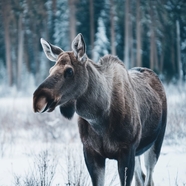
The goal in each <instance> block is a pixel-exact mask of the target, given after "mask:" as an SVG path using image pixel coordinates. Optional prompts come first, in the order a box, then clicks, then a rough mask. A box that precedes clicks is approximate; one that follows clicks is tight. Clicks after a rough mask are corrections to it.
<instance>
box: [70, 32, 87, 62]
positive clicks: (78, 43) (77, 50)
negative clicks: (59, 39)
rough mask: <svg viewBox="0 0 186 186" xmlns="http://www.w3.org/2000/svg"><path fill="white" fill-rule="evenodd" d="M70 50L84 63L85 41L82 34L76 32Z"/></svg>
mask: <svg viewBox="0 0 186 186" xmlns="http://www.w3.org/2000/svg"><path fill="white" fill-rule="evenodd" d="M72 50H73V52H74V54H75V56H76V57H77V58H78V61H80V62H82V63H84V62H85V61H86V60H87V55H86V48H85V41H84V39H83V35H82V34H78V35H77V36H76V37H75V39H74V40H73V41H72Z"/></svg>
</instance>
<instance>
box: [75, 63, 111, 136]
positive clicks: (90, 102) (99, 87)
mask: <svg viewBox="0 0 186 186" xmlns="http://www.w3.org/2000/svg"><path fill="white" fill-rule="evenodd" d="M86 70H87V71H88V75H89V83H88V87H87V89H86V91H85V92H84V94H83V95H81V96H80V97H79V98H78V99H77V102H76V112H77V114H78V115H79V116H80V117H82V118H83V119H85V120H86V121H88V122H89V123H90V125H91V126H92V127H93V128H94V129H95V130H96V131H97V132H101V131H100V130H103V128H104V127H103V125H104V123H105V121H106V118H107V117H106V116H107V115H108V111H109V107H110V100H111V98H110V97H111V96H110V94H111V90H110V89H109V86H108V82H107V79H106V78H105V76H104V75H103V73H102V72H101V70H100V69H99V67H98V66H97V65H96V64H94V63H93V62H91V61H88V62H87V64H86ZM102 132H103V131H102Z"/></svg>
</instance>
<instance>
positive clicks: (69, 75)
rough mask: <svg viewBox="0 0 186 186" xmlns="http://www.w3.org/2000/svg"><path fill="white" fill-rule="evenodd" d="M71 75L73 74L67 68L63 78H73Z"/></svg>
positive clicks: (70, 69)
mask: <svg viewBox="0 0 186 186" xmlns="http://www.w3.org/2000/svg"><path fill="white" fill-rule="evenodd" d="M73 74H74V72H73V70H72V68H67V69H66V70H65V73H64V77H65V78H70V77H72V76H73Z"/></svg>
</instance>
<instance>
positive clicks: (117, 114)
mask: <svg viewBox="0 0 186 186" xmlns="http://www.w3.org/2000/svg"><path fill="white" fill-rule="evenodd" d="M75 47H77V46H76V45H75ZM84 48H85V47H84ZM84 48H83V49H84ZM81 49H82V47H81ZM75 50H76V48H75ZM76 52H77V54H78V49H77V51H76ZM76 52H75V53H76ZM81 52H82V51H81ZM75 53H74V52H64V51H62V52H61V53H60V54H59V56H58V58H57V62H56V64H55V65H54V66H53V67H52V68H51V69H50V75H49V77H48V78H47V79H46V80H45V81H44V82H43V83H42V84H41V85H40V86H39V87H38V89H37V90H36V91H35V93H34V110H35V111H40V110H42V108H43V109H44V111H46V110H47V109H48V111H52V110H53V109H54V108H55V107H56V106H57V105H61V106H60V109H61V112H62V114H63V115H64V116H66V117H68V118H71V117H72V115H73V113H74V111H76V112H77V114H78V115H79V119H78V126H79V133H80V137H81V140H82V143H83V146H84V154H85V161H86V164H87V167H88V170H89V172H90V175H91V178H92V182H93V185H100V186H101V185H102V184H103V181H102V179H101V177H100V176H99V174H98V173H96V172H94V171H93V170H94V169H95V170H97V171H98V170H101V169H104V160H105V158H110V159H116V160H117V161H118V170H119V174H120V179H121V185H123V184H124V181H126V183H125V184H126V185H130V183H131V180H132V176H133V171H134V156H135V155H141V154H142V153H144V152H145V151H147V150H148V149H149V148H151V147H152V146H153V148H154V150H153V151H152V152H153V153H154V154H155V155H156V157H157V159H158V157H159V153H160V149H161V144H162V140H163V136H164V131H165V125H166V110H167V103H166V96H165V92H164V89H163V86H162V84H161V82H160V80H159V78H158V77H157V75H156V74H155V73H154V72H153V71H152V70H150V69H147V68H133V69H131V70H129V71H127V70H126V69H125V66H124V65H123V63H122V62H121V61H120V60H119V59H118V58H117V57H115V56H112V55H106V56H104V57H103V58H101V59H100V61H99V63H98V64H96V63H94V62H92V61H91V60H90V59H88V58H87V57H86V55H84V53H83V52H82V53H79V54H78V55H77V56H76V55H74V54H75ZM80 54H81V55H80ZM81 60H82V61H81ZM67 68H71V69H72V70H73V77H71V78H69V79H65V78H64V73H65V71H66V69H67ZM43 97H45V98H46V99H43ZM45 100H46V103H43V102H44V101H45ZM45 104H47V107H46V108H45ZM65 110H66V111H67V113H65ZM68 112H69V113H70V114H69V113H68ZM91 162H92V163H91ZM126 167H127V170H128V171H127V175H126V176H127V177H125V176H124V170H126V169H125V168H126ZM102 175H104V171H102ZM139 179H140V178H139ZM149 180H150V179H149ZM150 181H151V180H150ZM150 181H149V182H150Z"/></svg>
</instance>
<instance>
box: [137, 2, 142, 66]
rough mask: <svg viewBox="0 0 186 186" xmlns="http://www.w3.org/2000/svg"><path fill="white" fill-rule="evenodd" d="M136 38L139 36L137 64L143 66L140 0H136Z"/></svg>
mask: <svg viewBox="0 0 186 186" xmlns="http://www.w3.org/2000/svg"><path fill="white" fill-rule="evenodd" d="M136 11H137V15H136V23H137V24H136V38H137V51H136V58H137V60H136V61H137V66H138V67H141V66H142V62H141V22H140V21H141V10H140V0H137V1H136Z"/></svg>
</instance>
